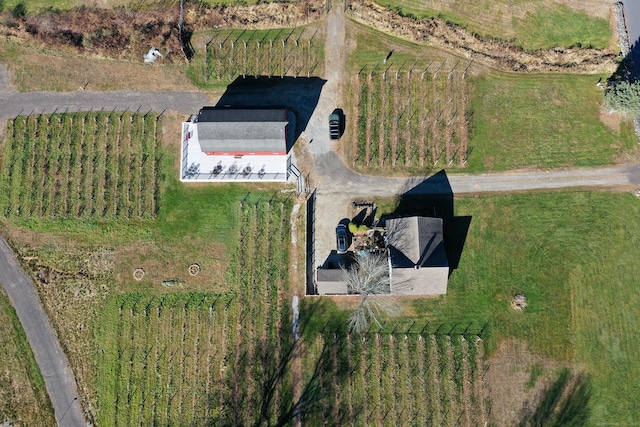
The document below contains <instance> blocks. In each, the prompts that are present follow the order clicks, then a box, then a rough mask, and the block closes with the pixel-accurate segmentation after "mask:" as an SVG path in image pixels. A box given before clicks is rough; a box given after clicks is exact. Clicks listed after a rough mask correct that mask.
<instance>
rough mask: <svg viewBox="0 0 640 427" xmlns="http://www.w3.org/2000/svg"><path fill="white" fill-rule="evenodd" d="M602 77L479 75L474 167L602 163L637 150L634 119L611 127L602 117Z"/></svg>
mask: <svg viewBox="0 0 640 427" xmlns="http://www.w3.org/2000/svg"><path fill="white" fill-rule="evenodd" d="M598 78H599V77H598V76H580V75H506V74H492V75H489V76H484V77H480V78H476V79H474V86H475V96H474V97H473V100H472V104H471V109H472V120H473V124H472V129H471V131H470V132H471V141H470V145H471V146H472V147H473V151H472V153H471V155H470V157H469V170H470V171H493V170H507V169H517V168H526V167H534V168H541V169H550V168H557V167H565V166H567V167H571V166H598V165H606V164H610V163H612V162H613V161H614V160H615V157H616V156H618V155H620V154H622V153H624V152H631V151H633V150H637V148H636V142H637V138H636V137H635V136H634V135H633V127H632V124H631V122H630V121H623V122H622V123H621V124H620V126H619V129H612V128H610V127H608V126H607V125H605V124H604V123H603V122H602V121H601V120H600V118H599V116H600V103H601V101H602V92H601V91H600V89H598V88H597V87H596V82H597V81H598ZM605 114H606V113H605Z"/></svg>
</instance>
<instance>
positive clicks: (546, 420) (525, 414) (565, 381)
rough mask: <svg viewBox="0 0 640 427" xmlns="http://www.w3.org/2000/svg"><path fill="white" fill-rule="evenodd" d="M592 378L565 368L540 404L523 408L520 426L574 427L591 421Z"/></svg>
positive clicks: (545, 393)
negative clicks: (574, 373)
mask: <svg viewBox="0 0 640 427" xmlns="http://www.w3.org/2000/svg"><path fill="white" fill-rule="evenodd" d="M590 399H591V380H590V378H589V377H588V376H586V375H584V374H578V375H575V376H572V375H571V372H570V371H569V369H566V368H565V369H562V370H561V371H560V374H559V375H558V378H557V379H556V380H555V381H554V383H553V384H551V386H550V387H549V388H548V389H547V390H545V392H544V396H543V397H542V400H541V401H540V403H539V404H538V405H537V406H536V407H530V406H529V405H526V406H525V407H524V408H523V409H522V411H521V417H520V419H521V421H520V424H519V427H538V426H540V427H542V426H545V427H561V426H562V427H570V426H576V427H578V426H583V425H586V424H587V421H588V420H589V416H590V410H589V400H590Z"/></svg>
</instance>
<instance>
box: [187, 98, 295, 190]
mask: <svg viewBox="0 0 640 427" xmlns="http://www.w3.org/2000/svg"><path fill="white" fill-rule="evenodd" d="M293 122H294V115H293V114H292V113H291V112H290V111H289V110H288V109H286V108H220V107H204V108H203V109H201V110H200V112H199V113H198V114H197V115H195V116H192V117H191V119H190V121H188V122H184V123H183V124H182V153H181V168H180V180H181V181H212V182H216V181H286V180H287V170H288V161H289V158H288V155H289V150H290V148H291V147H292V146H293V140H292V139H293V134H292V132H290V131H289V129H290V128H291V127H292V125H293V126H295V125H294V124H293Z"/></svg>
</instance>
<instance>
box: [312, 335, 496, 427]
mask: <svg viewBox="0 0 640 427" xmlns="http://www.w3.org/2000/svg"><path fill="white" fill-rule="evenodd" d="M374 329H375V328H374ZM411 329H413V332H411ZM421 329H422V331H421ZM451 332H453V331H451ZM310 353H314V354H316V355H318V354H323V356H321V357H322V358H324V360H325V362H324V363H322V364H320V367H319V368H318V369H316V371H317V374H318V389H319V393H318V401H317V402H318V403H316V404H314V405H319V408H313V410H314V412H313V414H311V415H308V416H306V417H305V421H306V422H309V423H310V424H312V425H344V424H345V423H351V424H352V425H376V426H378V425H379V426H382V425H439V426H475V425H483V424H484V423H485V421H486V420H487V418H486V408H485V402H484V399H483V393H484V392H483V381H482V377H483V375H484V364H483V361H484V345H483V341H482V339H480V337H479V336H478V335H477V333H470V332H469V331H462V330H461V331H460V333H458V334H448V333H429V332H425V327H415V323H414V324H413V325H405V326H403V327H402V328H399V327H396V328H394V329H393V330H388V331H386V332H370V333H365V334H362V335H360V334H358V335H351V334H345V333H326V332H325V333H320V334H319V335H318V337H317V339H316V341H315V343H314V344H313V345H312V350H311V351H310ZM309 359H310V360H307V363H309V362H310V361H312V360H313V358H309ZM304 371H305V372H307V373H308V372H313V368H312V367H307V368H305V369H304ZM309 409H310V410H311V409H312V408H309ZM305 415H306V412H305Z"/></svg>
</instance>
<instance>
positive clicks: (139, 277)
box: [133, 268, 146, 282]
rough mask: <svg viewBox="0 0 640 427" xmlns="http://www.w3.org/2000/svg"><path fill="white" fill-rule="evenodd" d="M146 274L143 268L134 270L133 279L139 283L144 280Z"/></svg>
mask: <svg viewBox="0 0 640 427" xmlns="http://www.w3.org/2000/svg"><path fill="white" fill-rule="evenodd" d="M145 274H146V273H145V272H144V270H143V269H141V268H136V269H135V270H133V278H134V279H135V280H136V281H138V282H139V281H140V280H142V279H144V276H145Z"/></svg>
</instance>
